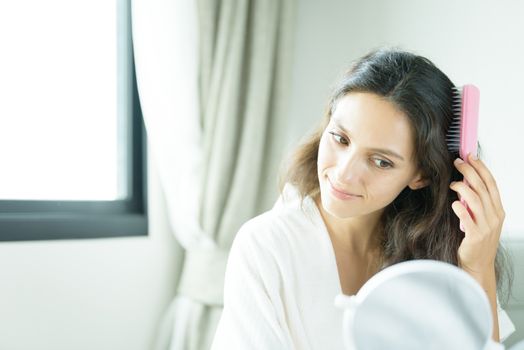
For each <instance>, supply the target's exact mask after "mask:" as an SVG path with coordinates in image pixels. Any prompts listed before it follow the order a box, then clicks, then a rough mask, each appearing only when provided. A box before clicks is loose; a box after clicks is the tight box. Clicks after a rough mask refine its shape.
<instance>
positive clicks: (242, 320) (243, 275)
mask: <svg viewBox="0 0 524 350" xmlns="http://www.w3.org/2000/svg"><path fill="white" fill-rule="evenodd" d="M262 226H263V225H262ZM264 231H267V229H265V228H264V227H260V224H258V226H257V223H256V222H248V223H246V224H245V225H244V226H243V227H242V228H241V229H240V231H239V232H238V234H237V235H236V237H235V240H234V241H233V244H232V247H231V251H230V253H229V257H228V262H227V266H226V274H225V282H224V309H223V311H222V314H221V318H220V320H219V323H218V326H217V330H216V333H215V337H214V339H213V344H212V346H211V349H212V350H245V349H260V350H266V349H267V350H279V349H282V350H287V349H293V346H292V340H291V336H290V332H289V329H288V327H287V325H286V318H285V311H284V305H283V302H282V299H281V298H280V296H279V289H280V288H281V287H282V286H281V277H280V276H281V273H280V271H279V264H278V259H277V256H278V251H277V250H278V247H277V246H276V245H275V244H272V242H271V239H270V238H268V236H269V235H268V232H264Z"/></svg>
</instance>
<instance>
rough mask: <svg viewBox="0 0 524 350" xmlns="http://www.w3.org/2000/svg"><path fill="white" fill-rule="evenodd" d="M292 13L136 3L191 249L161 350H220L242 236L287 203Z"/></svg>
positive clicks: (164, 151)
mask: <svg viewBox="0 0 524 350" xmlns="http://www.w3.org/2000/svg"><path fill="white" fill-rule="evenodd" d="M294 14H295V0H227V1H219V0H197V1H196V2H193V1H186V0H169V1H168V0H147V1H146V0H134V6H133V19H134V20H135V23H134V24H133V33H134V35H135V57H136V64H137V78H138V82H139V94H140V100H141V103H142V108H143V114H144V120H145V124H146V129H147V132H148V137H149V142H150V144H151V146H152V153H153V155H154V157H155V161H156V163H157V166H158V169H159V174H160V180H161V182H162V186H163V189H164V192H165V194H166V201H167V205H168V210H169V216H170V222H171V226H172V228H173V232H174V234H175V236H176V237H177V239H178V241H179V242H180V244H181V246H183V248H184V250H185V257H184V262H183V266H182V271H181V277H180V280H179V283H178V288H177V295H176V296H175V297H174V299H173V301H172V303H171V304H170V306H169V308H168V310H166V311H165V317H164V320H163V322H162V323H161V326H160V329H159V331H158V336H157V339H156V341H155V349H158V350H167V349H171V350H197V349H198V350H203V349H209V348H210V346H211V342H212V339H213V336H214V332H215V329H216V325H217V322H218V320H219V318H220V314H221V310H222V297H223V295H222V292H223V279H224V272H225V264H226V261H227V255H228V251H229V248H230V246H231V243H232V241H233V239H234V236H235V234H236V232H237V231H238V229H239V227H240V225H241V224H242V223H243V222H245V221H247V220H248V219H249V218H251V217H253V216H255V215H257V214H259V213H261V212H262V211H264V210H266V209H268V208H269V207H270V206H271V205H272V204H273V202H274V201H275V200H276V198H277V195H278V191H277V181H276V180H277V169H278V165H279V163H280V161H281V158H282V156H283V146H284V145H285V144H286V142H285V140H283V137H284V136H285V135H286V132H285V129H286V127H287V119H288V118H287V116H286V112H287V105H286V102H287V100H288V98H289V96H290V94H289V86H290V84H289V81H290V68H291V67H290V58H291V55H292V52H291V50H292V47H293V44H292V42H293V37H294V30H293V28H294ZM146 32H148V33H149V35H144V33H146ZM155 33H156V34H155ZM152 40H155V41H156V42H154V41H152ZM160 107H162V108H160Z"/></svg>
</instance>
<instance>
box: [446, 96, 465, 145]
mask: <svg viewBox="0 0 524 350" xmlns="http://www.w3.org/2000/svg"><path fill="white" fill-rule="evenodd" d="M451 109H452V111H453V119H452V120H451V123H450V124H449V127H448V131H447V133H446V143H447V145H448V150H449V151H450V152H458V151H459V147H460V118H461V113H462V87H455V86H454V87H453V88H452V105H451Z"/></svg>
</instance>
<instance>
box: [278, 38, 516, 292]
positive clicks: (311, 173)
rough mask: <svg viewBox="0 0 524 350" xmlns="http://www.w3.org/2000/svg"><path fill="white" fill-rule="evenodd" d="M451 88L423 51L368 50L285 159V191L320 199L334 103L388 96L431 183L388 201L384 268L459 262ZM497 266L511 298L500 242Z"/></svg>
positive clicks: (384, 222)
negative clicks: (354, 95)
mask: <svg viewBox="0 0 524 350" xmlns="http://www.w3.org/2000/svg"><path fill="white" fill-rule="evenodd" d="M453 87H454V84H453V83H452V82H451V80H450V79H449V78H448V77H447V76H446V75H445V74H444V73H443V72H442V71H440V70H439V69H438V68H437V67H436V66H435V65H434V64H433V63H432V62H431V61H429V60H428V59H427V58H425V57H422V56H418V55H415V54H413V53H409V52H405V51H401V50H398V49H388V48H381V49H378V50H374V51H372V52H370V53H368V54H367V55H365V56H364V57H362V58H361V59H359V60H358V61H356V62H355V63H354V64H353V65H352V67H351V68H350V69H349V71H347V72H346V73H345V74H343V76H342V78H341V79H340V81H339V83H338V85H337V86H336V87H335V89H334V91H333V93H332V95H331V98H330V100H329V103H328V106H327V110H326V113H325V116H324V118H323V119H322V121H321V123H320V125H319V127H318V128H317V129H316V131H315V132H313V133H312V134H311V135H309V137H308V138H307V139H306V140H305V142H303V143H302V144H301V145H300V146H299V147H298V148H297V149H296V150H295V152H294V153H293V154H292V156H291V157H290V159H289V160H288V165H287V166H286V167H285V168H284V172H283V173H282V174H281V178H280V188H281V190H282V188H283V186H284V184H285V183H286V182H287V183H290V184H292V185H294V186H295V187H296V188H297V189H298V191H299V192H300V193H301V195H302V197H303V198H304V197H305V196H310V197H312V198H314V199H316V198H318V196H319V194H320V187H319V179H318V175H317V156H318V148H319V143H320V138H321V136H322V133H323V131H324V129H325V128H326V126H327V125H328V123H329V120H330V118H331V115H332V113H333V111H334V109H335V107H336V104H337V102H338V101H339V100H340V98H342V97H343V96H345V95H347V94H349V93H351V92H367V93H373V94H376V95H379V96H381V97H384V98H386V99H387V100H388V101H390V102H391V103H393V104H394V105H395V106H397V107H398V108H399V110H401V111H403V112H404V114H405V115H406V116H407V118H408V120H409V122H410V124H411V126H412V130H413V131H414V143H415V144H414V150H415V151H414V152H415V154H414V159H415V160H416V162H417V166H418V168H419V169H421V170H422V173H423V175H424V177H425V178H426V179H427V180H429V185H427V186H426V187H424V188H422V189H418V190H415V191H414V190H411V189H410V188H409V187H406V188H405V189H404V190H403V191H402V192H401V193H400V194H399V195H398V196H397V198H396V199H395V200H394V201H393V202H392V203H390V204H389V205H388V206H387V207H386V208H385V210H384V212H383V215H382V217H381V228H382V232H381V233H380V234H381V237H380V240H381V247H382V251H381V254H382V256H381V261H382V268H385V267H387V266H390V265H393V264H395V263H398V262H401V261H406V260H411V259H434V260H440V261H445V262H448V263H451V264H453V265H458V248H459V245H460V243H461V242H462V239H463V238H464V233H463V232H462V231H460V229H459V219H458V217H457V216H456V215H455V213H454V212H453V210H452V208H451V203H453V201H455V200H457V199H458V198H457V194H456V192H454V191H452V190H451V189H450V188H449V184H450V183H451V181H460V180H462V175H461V174H460V173H459V172H458V171H457V170H456V168H455V167H454V165H453V161H454V159H456V158H457V157H458V156H459V155H458V153H456V152H450V151H449V150H448V147H447V144H446V131H447V129H448V127H449V125H450V123H451V121H452V117H453V111H452V96H453V95H452V88H453ZM495 271H496V275H497V288H498V290H499V292H501V291H502V292H506V293H505V294H506V295H505V296H506V298H505V299H507V298H508V297H509V290H510V285H511V280H512V271H511V265H510V263H509V260H508V259H507V255H506V254H505V251H504V249H503V247H502V246H501V245H499V248H498V251H497V258H496V261H495ZM499 294H500V293H499Z"/></svg>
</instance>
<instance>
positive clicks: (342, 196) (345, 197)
mask: <svg viewBox="0 0 524 350" xmlns="http://www.w3.org/2000/svg"><path fill="white" fill-rule="evenodd" d="M327 179H328V182H329V187H330V190H331V194H332V195H333V196H335V197H336V198H338V199H341V200H348V199H357V198H360V197H362V196H360V195H358V194H352V193H347V192H344V191H342V190H340V189H338V188H336V187H335V186H333V184H332V183H331V180H330V179H329V177H328V178H327Z"/></svg>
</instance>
